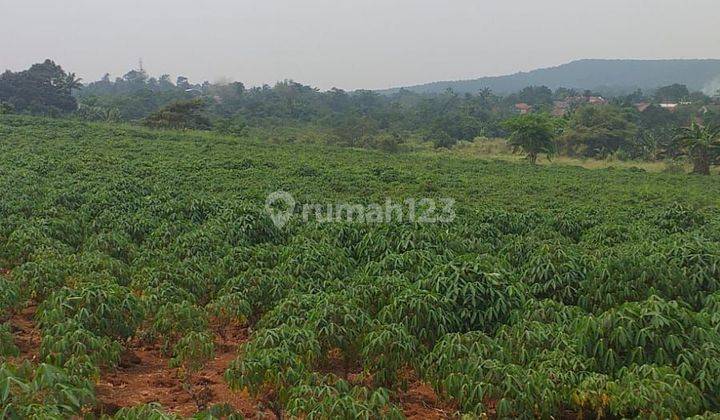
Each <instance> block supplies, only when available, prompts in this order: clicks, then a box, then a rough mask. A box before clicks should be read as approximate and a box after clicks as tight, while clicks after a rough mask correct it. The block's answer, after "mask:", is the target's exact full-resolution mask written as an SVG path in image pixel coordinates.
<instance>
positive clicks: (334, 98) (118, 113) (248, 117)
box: [0, 60, 720, 164]
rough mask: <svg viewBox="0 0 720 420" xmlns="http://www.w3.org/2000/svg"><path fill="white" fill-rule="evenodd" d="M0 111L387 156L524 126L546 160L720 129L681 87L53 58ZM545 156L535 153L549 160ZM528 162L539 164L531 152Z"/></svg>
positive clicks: (653, 152)
mask: <svg viewBox="0 0 720 420" xmlns="http://www.w3.org/2000/svg"><path fill="white" fill-rule="evenodd" d="M597 102H600V103H599V104H598V103H597ZM668 103H672V105H673V107H672V108H669V107H668V105H667V104H668ZM520 105H522V107H520ZM558 109H559V110H560V112H558ZM0 112H4V113H8V112H18V113H30V114H42V115H52V116H71V117H74V118H80V119H83V120H89V121H135V122H141V123H144V124H146V125H148V126H151V127H157V128H163V127H166V128H176V129H213V130H217V131H220V132H223V133H226V134H232V135H243V134H245V133H247V131H248V129H249V128H253V127H261V128H272V129H273V130H280V129H281V128H288V127H292V128H295V129H296V131H295V132H301V133H312V135H317V136H318V137H321V138H323V139H324V141H326V142H329V143H334V144H339V145H345V146H351V147H367V148H379V149H384V150H388V151H393V150H397V149H398V148H399V147H400V146H402V144H403V143H405V142H407V141H409V140H410V139H412V140H413V141H420V142H428V143H431V144H432V145H433V146H435V147H438V148H450V147H452V146H454V145H455V144H457V143H458V142H462V141H475V140H476V139H481V138H495V137H510V138H511V139H512V144H514V145H516V146H517V145H518V144H521V143H523V142H524V141H525V140H522V139H521V138H522V136H525V134H523V135H520V134H518V124H521V125H525V126H526V128H528V127H530V126H533V127H534V128H533V130H538V129H540V127H544V126H547V127H545V128H547V129H548V130H550V131H552V134H553V136H552V152H553V153H559V154H563V155H568V156H576V157H583V158H605V157H607V156H610V155H617V156H618V157H619V158H621V159H625V158H627V159H643V160H660V159H668V158H675V157H678V156H680V155H682V154H683V153H684V152H683V150H682V148H681V147H679V146H678V144H679V143H678V142H677V138H678V133H679V132H680V129H681V128H682V127H686V128H687V127H691V125H692V124H693V123H694V124H695V125H696V126H697V127H695V129H700V128H702V129H705V130H706V131H708V132H712V131H713V129H712V128H711V127H715V126H718V125H720V104H718V102H717V99H713V98H711V97H708V96H707V95H704V94H703V93H701V92H690V91H689V90H688V88H687V87H686V86H684V85H679V84H674V85H669V86H665V87H662V88H659V89H657V90H656V91H654V92H643V91H640V90H637V91H635V92H632V93H631V94H628V95H625V96H615V97H612V98H607V99H606V98H601V97H600V94H599V93H597V92H592V91H583V92H579V91H576V90H574V89H568V88H559V89H556V90H555V91H552V90H551V89H549V88H547V87H545V86H529V87H526V88H524V89H522V90H521V91H519V92H517V93H514V94H511V95H507V96H500V95H497V94H495V93H493V92H492V91H490V90H489V89H482V90H480V91H479V92H477V93H475V94H458V93H456V92H453V91H451V90H448V91H445V92H443V93H440V94H418V93H414V92H410V91H408V90H400V91H398V92H396V93H393V94H390V95H382V94H379V93H377V92H374V91H369V90H357V91H352V92H348V91H344V90H341V89H331V90H328V91H320V90H319V89H316V88H313V87H310V86H306V85H303V84H300V83H297V82H294V81H292V80H285V81H281V82H278V83H276V84H275V85H274V86H269V85H263V86H257V87H252V88H248V87H246V86H245V85H244V84H242V83H240V82H233V83H223V84H219V83H218V84H213V83H208V82H204V83H202V84H192V83H190V82H189V80H188V79H187V78H186V77H183V76H180V77H177V78H176V79H175V80H174V81H173V80H172V79H171V77H170V76H169V75H162V76H160V77H158V78H155V77H151V76H149V75H148V74H147V73H146V72H145V71H143V70H131V71H129V72H128V73H126V74H125V75H123V76H122V77H117V78H115V79H114V80H112V79H111V77H110V75H109V74H106V75H105V76H104V77H103V78H102V79H101V80H98V81H95V82H91V83H88V84H86V85H84V86H83V84H82V83H80V80H79V79H77V77H75V75H74V74H73V73H68V72H66V71H65V70H63V69H62V67H60V66H59V65H57V64H55V63H54V62H53V61H51V60H46V61H45V62H43V63H39V64H35V65H33V66H31V67H30V68H29V69H28V70H25V71H20V72H11V71H6V72H5V73H3V74H2V75H0ZM518 112H529V113H530V115H534V116H538V115H543V117H537V118H536V117H526V116H524V115H521V116H518V115H517V114H518ZM551 114H554V115H551ZM541 131H542V130H541ZM295 132H293V133H295ZM294 136H295V134H288V135H287V136H286V137H288V138H290V139H291V140H292V139H293V137H294ZM540 137H542V136H540ZM711 137H712V136H711ZM533 141H536V140H533ZM713 141H714V140H713ZM541 143H542V142H541ZM546 149H547V148H546V147H545V146H543V147H540V148H539V149H537V152H538V153H545V152H546V151H548V152H549V151H550V150H549V149H547V150H546ZM711 149H712V148H711ZM529 156H530V158H531V160H534V159H537V155H535V152H530V153H529ZM709 156H710V157H709V158H708V159H706V160H708V161H709V162H710V164H713V163H715V161H716V157H715V154H714V152H711V153H709Z"/></svg>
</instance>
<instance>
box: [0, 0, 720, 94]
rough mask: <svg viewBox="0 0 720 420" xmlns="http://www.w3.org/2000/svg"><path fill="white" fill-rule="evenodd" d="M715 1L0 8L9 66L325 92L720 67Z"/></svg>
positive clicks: (85, 0)
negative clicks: (564, 72)
mask: <svg viewBox="0 0 720 420" xmlns="http://www.w3.org/2000/svg"><path fill="white" fill-rule="evenodd" d="M719 18H720V1H718V0H474V1H473V0H445V1H439V0H438V1H429V0H353V1H350V0H252V1H251V0H202V1H198V0H194V1H191V0H122V1H110V0H0V71H2V70H5V69H12V70H19V69H23V68H26V67H28V66H29V65H30V64H32V63H34V62H38V61H41V60H43V59H45V58H48V57H49V58H52V59H54V60H55V61H56V62H58V63H59V64H61V65H62V66H63V67H64V68H65V69H67V70H70V71H74V72H76V73H77V74H79V75H80V76H82V77H83V78H84V79H85V80H86V81H91V80H97V79H98V78H100V77H101V76H102V74H104V73H105V72H109V73H111V74H112V75H113V76H119V75H122V74H124V73H125V72H126V71H127V70H129V69H131V68H134V67H137V63H138V59H139V58H140V57H142V58H143V60H144V64H145V69H146V70H147V71H148V72H149V73H150V74H153V75H159V74H162V73H169V74H171V75H173V76H175V75H177V74H183V75H185V76H188V77H189V78H190V79H191V80H192V81H195V82H197V81H202V80H209V81H218V80H221V79H232V80H238V81H242V82H244V83H245V84H246V85H257V84H262V83H273V82H274V81H277V80H281V79H294V80H296V81H299V82H303V83H307V84H312V85H314V86H318V87H320V88H323V89H327V88H330V87H333V86H337V87H340V88H344V89H357V88H384V87H390V86H399V85H409V84H416V83H421V82H429V81H437V80H455V79H467V78H473V77H478V76H486V75H499V74H505V73H513V72H516V71H521V70H531V69H534V68H537V67H546V66H552V65H557V64H561V63H564V62H567V61H570V60H573V59H579V58H720V29H718V24H719V23H718V19H719Z"/></svg>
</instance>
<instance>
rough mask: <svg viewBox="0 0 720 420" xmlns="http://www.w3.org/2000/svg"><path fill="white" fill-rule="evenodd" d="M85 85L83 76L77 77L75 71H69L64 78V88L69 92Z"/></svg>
mask: <svg viewBox="0 0 720 420" xmlns="http://www.w3.org/2000/svg"><path fill="white" fill-rule="evenodd" d="M82 87H83V84H82V78H80V77H75V73H68V74H67V75H66V76H65V79H64V80H63V89H65V90H66V91H67V92H68V93H72V91H73V89H80V88H82Z"/></svg>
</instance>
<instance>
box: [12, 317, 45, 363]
mask: <svg viewBox="0 0 720 420" xmlns="http://www.w3.org/2000/svg"><path fill="white" fill-rule="evenodd" d="M36 309H37V308H36V307H35V306H28V307H27V308H25V309H23V310H21V311H19V312H16V313H14V314H13V315H12V316H11V317H10V319H9V320H8V322H9V323H10V329H11V331H12V333H13V340H14V342H15V345H16V346H17V347H18V349H20V355H19V356H18V357H12V358H10V360H11V361H13V362H16V363H19V362H23V361H25V360H29V361H31V362H37V361H38V359H39V358H40V341H41V340H42V338H41V337H40V331H39V330H38V329H37V328H36V327H35V321H34V320H33V318H34V317H35V310H36Z"/></svg>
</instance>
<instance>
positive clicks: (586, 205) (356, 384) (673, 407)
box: [0, 116, 720, 419]
mask: <svg viewBox="0 0 720 420" xmlns="http://www.w3.org/2000/svg"><path fill="white" fill-rule="evenodd" d="M0 156H1V160H0V186H1V187H2V189H1V191H2V198H1V200H0V268H2V270H1V274H0V309H1V311H0V320H1V321H2V324H0V325H1V326H0V361H1V363H2V365H1V366H0V417H3V418H28V417H31V418H32V417H34V418H53V417H54V418H68V417H83V416H84V417H87V418H97V417H101V416H109V417H115V418H123V419H139V418H156V419H163V418H175V417H176V416H182V417H189V416H196V417H197V418H203V419H206V418H220V417H225V418H228V417H229V418H241V417H242V416H244V417H255V416H267V417H269V418H272V417H274V416H282V417H299V418H323V419H335V418H358V417H359V418H402V417H404V416H407V417H415V418H455V417H461V416H463V415H465V416H467V417H468V418H478V417H485V416H487V417H490V418H496V417H498V418H506V417H540V418H551V417H554V418H558V417H561V418H576V417H580V416H584V417H585V418H594V417H596V416H599V417H608V418H618V417H636V416H641V417H656V418H670V417H690V416H694V415H705V416H708V418H709V417H711V416H712V414H711V413H712V412H720V214H719V213H718V205H719V204H720V202H719V200H720V179H719V178H718V177H717V176H710V177H699V176H689V175H684V174H681V175H673V174H660V173H645V172H642V171H639V170H620V169H615V170H612V169H604V170H587V169H582V168H575V167H560V166H552V167H534V166H532V165H529V164H524V163H508V162H493V161H484V160H481V159H476V158H469V157H467V158H464V157H460V156H449V155H447V154H445V155H442V156H441V155H432V154H412V153H400V154H386V153H380V152H372V151H367V150H353V149H340V148H332V147H322V146H313V145H292V144H288V145H270V144H267V143H263V142H261V141H259V140H253V139H251V138H235V137H223V136H219V135H216V134H209V133H199V132H192V131H188V132H174V131H151V130H146V129H142V128H137V127H133V126H129V125H102V124H86V123H77V122H72V121H69V120H50V119H40V118H30V117H18V116H2V117H0ZM275 191H286V192H288V193H290V194H292V196H293V197H294V199H295V201H296V202H297V205H296V206H295V209H296V213H297V212H300V211H301V210H302V208H303V204H304V203H360V204H369V203H386V201H387V200H388V199H390V200H394V201H396V202H403V200H406V199H409V198H415V199H437V200H440V199H443V198H452V199H454V200H455V204H454V211H455V213H456V215H455V218H454V220H452V221H446V222H443V223H410V222H392V223H359V222H357V221H355V222H345V221H334V222H328V221H322V220H316V219H314V218H310V219H308V221H305V220H303V218H302V217H299V216H300V215H299V213H297V214H296V216H297V217H293V218H291V220H290V221H289V223H287V224H286V225H284V226H277V225H276V224H274V223H273V220H271V218H270V216H269V215H268V213H267V212H266V211H265V201H266V197H267V196H268V194H270V193H272V192H275Z"/></svg>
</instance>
